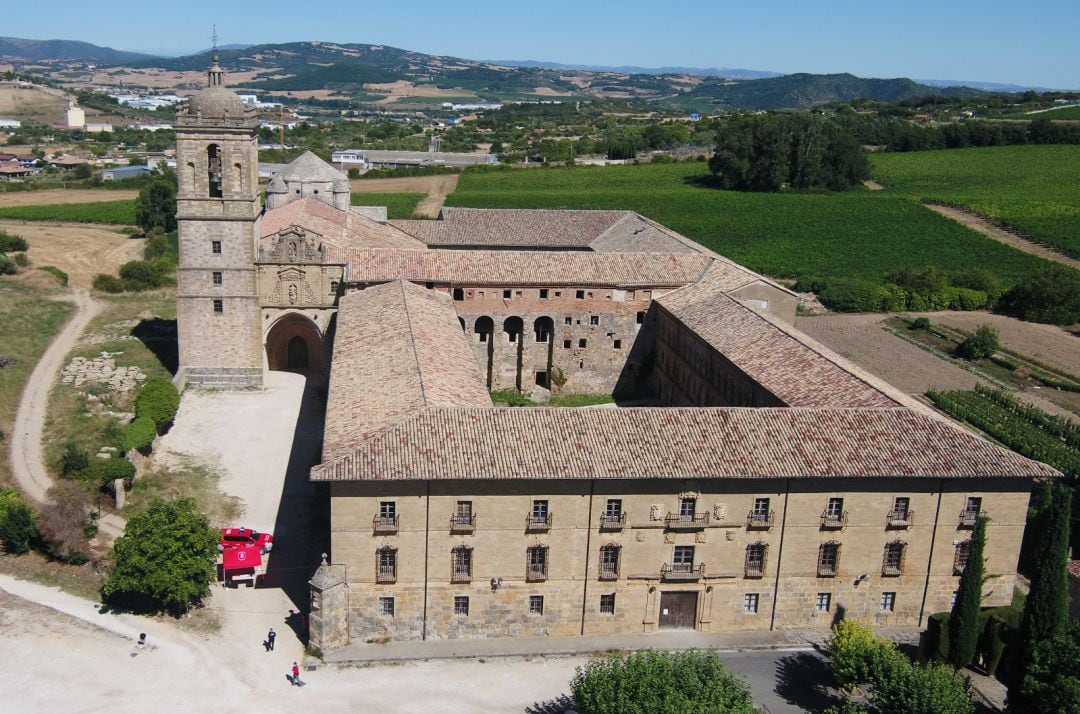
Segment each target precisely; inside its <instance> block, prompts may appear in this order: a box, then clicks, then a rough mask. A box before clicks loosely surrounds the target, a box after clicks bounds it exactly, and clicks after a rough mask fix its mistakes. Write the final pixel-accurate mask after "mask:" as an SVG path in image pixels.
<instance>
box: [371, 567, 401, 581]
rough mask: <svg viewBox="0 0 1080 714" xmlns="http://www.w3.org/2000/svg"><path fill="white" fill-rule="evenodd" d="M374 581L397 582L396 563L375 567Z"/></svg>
mask: <svg viewBox="0 0 1080 714" xmlns="http://www.w3.org/2000/svg"><path fill="white" fill-rule="evenodd" d="M375 582H377V583H396V582H397V563H393V564H389V565H385V564H384V565H379V566H378V567H377V568H376V569H375Z"/></svg>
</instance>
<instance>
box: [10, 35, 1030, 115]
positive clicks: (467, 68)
mask: <svg viewBox="0 0 1080 714" xmlns="http://www.w3.org/2000/svg"><path fill="white" fill-rule="evenodd" d="M217 52H218V54H219V55H220V60H221V64H222V66H223V67H225V69H226V70H229V71H233V72H237V71H244V72H250V73H253V76H254V78H253V79H252V80H250V81H247V82H245V83H244V85H243V87H244V88H245V89H248V90H253V91H259V92H293V91H305V90H316V89H329V90H332V91H333V92H335V93H337V95H338V96H341V97H347V98H351V99H353V100H355V101H359V102H364V101H372V100H374V99H381V98H383V97H385V96H386V95H385V94H381V95H378V94H373V92H376V90H373V89H371V87H370V85H372V84H384V83H389V82H397V81H407V82H410V83H412V84H414V85H417V86H420V87H424V86H427V87H436V88H439V89H442V90H445V91H444V95H445V96H448V97H453V96H460V97H468V96H476V97H480V98H483V99H487V100H500V99H522V98H528V97H530V96H531V97H536V98H537V99H551V98H553V97H563V98H582V99H615V100H638V101H648V102H653V103H656V104H658V105H661V106H669V107H678V108H681V109H683V110H687V111H708V110H711V109H725V110H734V109H747V110H757V109H788V108H807V107H811V106H815V105H818V104H823V103H829V102H840V101H850V100H853V99H860V98H861V99H876V100H880V101H896V100H901V99H908V98H911V97H920V96H934V95H937V96H981V95H983V94H985V93H986V92H988V91H1003V90H1004V91H1019V90H1022V89H1024V88H1023V87H1016V86H1015V85H1000V84H990V83H980V82H969V83H964V84H967V85H968V86H966V87H957V86H955V84H956V83H955V82H950V81H939V80H931V81H928V82H925V83H918V82H915V81H913V80H911V79H906V78H898V79H868V78H861V77H856V76H855V75H852V74H807V73H796V74H779V73H777V72H765V71H759V70H751V69H733V68H699V67H657V68H648V67H633V66H627V67H604V66H596V65H565V64H558V63H553V62H537V61H500V62H484V61H477V60H468V59H461V58H457V57H448V56H438V55H428V54H424V53H421V52H413V51H410V50H404V49H399V48H396V47H390V46H387V45H371V44H352V43H333V42H289V43H276V44H262V45H225V46H222V47H219V48H218V49H217ZM210 54H211V51H210V50H205V51H203V52H200V53H196V54H191V55H184V56H180V57H160V56H157V57H155V56H151V55H147V54H142V53H135V52H122V51H119V50H114V49H110V48H107V47H97V46H95V45H91V44H89V43H86V42H72V41H66V40H20V39H14V38H0V57H3V58H6V59H8V60H9V61H18V60H22V61H24V62H30V63H33V64H34V65H35V66H40V65H46V66H52V67H54V68H55V69H56V70H57V72H56V75H55V76H54V79H57V80H59V81H63V78H64V75H63V74H62V73H61V71H62V70H69V69H71V68H72V66H75V67H77V66H80V65H82V64H85V63H94V64H99V65H104V66H116V67H121V66H122V67H130V68H133V69H147V68H161V69H166V70H173V71H188V72H200V73H201V72H202V71H204V70H205V69H206V67H207V66H208V65H209V64H210ZM125 83H126V84H128V85H130V84H133V83H134V84H137V82H133V81H132V80H131V79H130V78H129V79H128V80H125ZM971 85H979V86H977V87H972V86H971ZM192 86H194V84H192ZM455 93H456V94H455ZM429 104H430V102H429Z"/></svg>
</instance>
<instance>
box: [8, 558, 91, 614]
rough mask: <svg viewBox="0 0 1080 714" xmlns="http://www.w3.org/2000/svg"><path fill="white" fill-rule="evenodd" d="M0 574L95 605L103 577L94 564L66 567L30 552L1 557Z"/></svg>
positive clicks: (64, 564) (63, 564)
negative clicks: (68, 594) (85, 600)
mask: <svg viewBox="0 0 1080 714" xmlns="http://www.w3.org/2000/svg"><path fill="white" fill-rule="evenodd" d="M0 573H4V574H5V575H10V576H12V577H14V578H18V579H20V580H29V581H30V582H34V583H40V584H42V585H48V586H49V587H57V588H60V589H61V590H63V591H64V592H66V593H70V594H72V595H77V596H79V597H82V598H86V599H87V600H93V601H94V602H97V601H99V600H100V599H101V592H100V590H101V584H102V583H103V582H105V575H104V573H103V572H101V568H100V566H95V564H94V563H92V562H90V563H84V564H82V565H68V564H66V563H61V562H58V561H55V560H50V559H49V558H48V557H47V556H45V555H43V554H41V553H39V552H37V551H31V552H29V553H27V554H25V555H0Z"/></svg>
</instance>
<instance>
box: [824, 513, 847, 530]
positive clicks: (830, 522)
mask: <svg viewBox="0 0 1080 714" xmlns="http://www.w3.org/2000/svg"><path fill="white" fill-rule="evenodd" d="M845 526H847V511H840V512H839V513H836V512H829V511H824V512H823V513H822V514H821V527H822V528H825V529H836V528H843V527H845Z"/></svg>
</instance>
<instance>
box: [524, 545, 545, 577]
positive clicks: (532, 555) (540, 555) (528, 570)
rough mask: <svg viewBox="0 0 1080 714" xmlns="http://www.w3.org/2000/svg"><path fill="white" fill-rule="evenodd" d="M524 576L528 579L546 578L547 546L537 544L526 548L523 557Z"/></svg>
mask: <svg viewBox="0 0 1080 714" xmlns="http://www.w3.org/2000/svg"><path fill="white" fill-rule="evenodd" d="M525 576H526V579H528V580H546V579H547V546H543V545H537V546H533V547H531V548H529V549H528V551H527V553H526V559H525Z"/></svg>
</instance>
